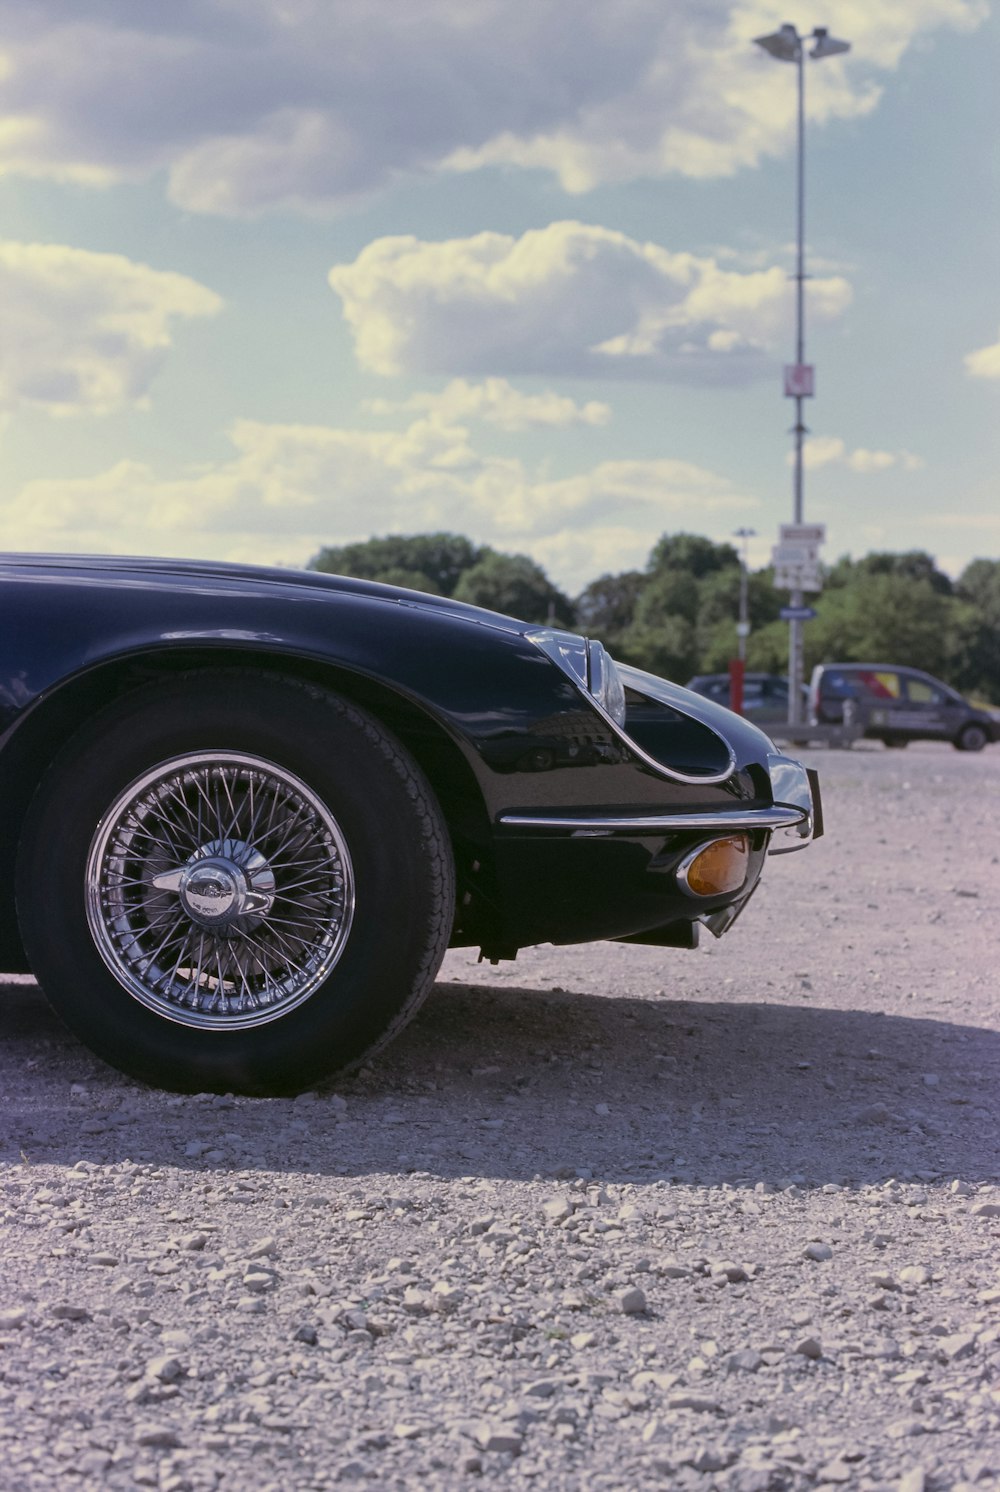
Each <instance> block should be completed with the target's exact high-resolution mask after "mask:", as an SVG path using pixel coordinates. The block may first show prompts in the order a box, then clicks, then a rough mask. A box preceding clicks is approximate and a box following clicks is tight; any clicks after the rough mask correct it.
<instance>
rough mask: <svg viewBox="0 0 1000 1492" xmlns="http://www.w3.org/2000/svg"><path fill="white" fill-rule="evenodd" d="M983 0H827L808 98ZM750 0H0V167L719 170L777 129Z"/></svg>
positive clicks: (329, 192)
mask: <svg viewBox="0 0 1000 1492" xmlns="http://www.w3.org/2000/svg"><path fill="white" fill-rule="evenodd" d="M986 12H987V6H986V3H985V0H830V4H829V5H828V6H827V8H826V10H825V11H824V14H823V19H824V21H826V22H828V23H829V25H830V27H831V29H832V30H833V31H834V32H838V31H839V32H840V33H841V34H843V35H846V36H849V37H850V38H851V40H852V41H853V43H854V53H853V55H852V56H851V57H850V58H848V59H847V61H846V63H845V62H843V61H841V60H840V59H836V58H835V59H833V60H830V61H825V62H824V63H823V64H822V66H820V67H816V68H815V69H811V76H810V87H809V92H808V108H809V114H810V118H811V119H812V120H813V121H814V122H817V123H820V122H823V121H826V120H831V119H850V118H853V117H856V116H858V115H860V114H863V113H866V112H867V111H869V110H870V109H872V108H873V107H875V105H876V103H877V100H878V94H879V87H880V84H881V81H882V79H884V77H885V75H886V74H888V73H890V72H891V71H892V70H893V69H894V68H896V67H897V66H898V64H899V61H900V58H901V57H902V56H903V54H904V52H905V51H906V49H907V48H908V47H909V46H910V45H911V44H912V43H913V42H914V41H915V40H917V39H920V38H922V37H924V36H925V35H926V34H927V33H928V32H930V31H932V30H933V29H935V28H938V27H942V26H947V27H951V28H955V29H969V28H971V27H973V26H975V25H976V24H978V22H979V21H981V20H982V18H983V17H984V16H985V14H986ZM774 25H775V11H774V8H773V6H772V5H771V4H770V3H767V4H764V3H758V0H744V3H740V0H669V3H666V4H665V3H664V0H617V3H616V4H615V5H614V6H613V7H612V6H609V5H608V4H607V0H537V3H535V4H531V5H524V4H522V5H515V4H507V5H500V4H498V3H497V0H406V3H405V4H401V3H400V0H365V3H363V4H348V3H340V4H337V5H333V4H322V3H317V0H239V3H236V0H171V3H170V4H166V5H136V4H135V0H74V3H73V5H71V6H67V5H66V3H65V0H0V51H2V59H3V64H4V72H5V77H4V98H5V105H4V107H5V111H6V113H5V116H4V117H3V118H2V119H0V169H6V170H8V171H18V172H23V173H27V174H29V175H35V176H44V177H49V178H53V179H56V180H76V181H80V182H83V183H86V184H100V183H102V182H111V181H121V180H139V179H146V178H149V177H150V176H152V175H153V174H154V173H157V172H165V173H166V175H167V179H168V182H169V188H168V189H169V192H170V195H171V196H172V198H173V200H174V201H175V202H176V203H177V204H178V205H180V206H182V207H184V208H187V209H189V210H192V211H196V212H212V213H227V214H235V215H253V214H256V213H259V212H264V211H268V210H274V209H280V210H289V209H290V210H307V211H308V210H325V209H328V208H331V207H336V206H339V205H342V204H344V203H349V202H351V201H352V200H354V199H356V198H358V197H359V196H362V195H366V194H369V193H371V192H373V191H377V190H380V189H383V188H384V187H386V186H387V185H388V184H389V183H390V182H391V181H393V180H394V179H395V178H397V177H398V176H399V175H400V174H401V173H408V174H411V175H422V174H426V173H428V172H433V171H438V170H441V169H451V170H475V169H479V168H480V167H481V166H484V165H491V164H498V165H504V166H517V167H522V168H537V169H541V170H544V171H547V172H550V173H553V174H554V175H555V176H556V177H557V178H558V179H559V181H560V182H561V184H562V185H563V187H564V188H565V189H566V190H568V191H571V192H580V191H586V190H588V189H589V188H591V187H593V186H595V185H597V184H599V183H602V182H610V181H624V180H629V179H633V178H636V177H640V176H650V175H651V176H659V175H663V174H667V173H677V174H680V175H684V176H690V177H706V176H720V175H727V174H731V173H732V172H734V171H736V170H739V169H741V168H743V167H746V166H752V165H754V164H756V163H757V162H758V161H759V160H760V159H761V157H762V156H764V155H767V154H773V153H779V152H785V151H787V150H788V149H789V148H790V143H791V138H792V132H793V109H794V97H793V94H794V89H793V87H792V86H791V72H790V70H786V77H785V78H784V82H785V84H786V85H787V86H784V87H781V86H778V83H779V78H778V74H777V72H776V68H777V67H778V64H776V63H774V62H773V61H772V60H771V59H769V58H768V57H766V56H764V55H763V54H762V53H760V52H759V51H758V50H756V49H755V48H754V47H753V46H752V45H751V40H752V38H753V37H754V36H757V35H759V34H761V32H764V31H768V30H771V29H773V27H774Z"/></svg>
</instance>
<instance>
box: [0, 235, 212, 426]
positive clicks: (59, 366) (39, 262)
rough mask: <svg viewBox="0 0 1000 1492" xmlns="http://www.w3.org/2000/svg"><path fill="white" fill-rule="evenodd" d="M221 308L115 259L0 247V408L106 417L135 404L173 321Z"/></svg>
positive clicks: (199, 290)
mask: <svg viewBox="0 0 1000 1492" xmlns="http://www.w3.org/2000/svg"><path fill="white" fill-rule="evenodd" d="M221 305H222V302H221V300H220V299H219V297H218V296H217V295H215V294H214V293H213V292H212V291H211V290H207V289H206V288H205V287H204V286H203V285H199V284H197V283H196V282H195V281H194V280H189V279H187V278H186V277H185V276H184V275H177V274H170V273H166V272H164V271H162V270H155V269H150V268H148V267H147V266H146V265H144V264H134V263H132V261H131V260H129V259H125V258H123V257H122V255H120V254H92V253H88V252H85V251H84V250H82V249H72V248H65V247H63V246H61V245H58V244H23V243H9V242H8V243H4V242H0V411H2V412H4V413H6V414H9V413H11V412H12V411H14V410H17V409H23V408H41V409H44V410H46V411H47V412H48V413H50V414H57V415H61V414H75V413H79V412H82V411H86V412H88V413H91V414H105V413H107V412H108V411H109V410H113V409H117V408H119V407H121V406H122V405H125V404H133V403H138V402H142V401H143V400H144V399H145V397H146V395H147V393H148V390H149V386H150V383H151V382H152V379H153V377H154V375H155V374H156V372H157V371H158V369H159V368H160V366H161V364H162V362H163V359H164V357H165V355H166V353H167V351H168V349H169V348H170V345H171V323H172V322H173V321H174V320H176V319H178V318H189V317H195V316H211V315H213V314H214V313H215V312H216V311H218V310H219V308H220V307H221Z"/></svg>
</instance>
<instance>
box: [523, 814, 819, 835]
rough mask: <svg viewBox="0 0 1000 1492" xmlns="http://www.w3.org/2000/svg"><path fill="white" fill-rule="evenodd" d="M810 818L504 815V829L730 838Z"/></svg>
mask: <svg viewBox="0 0 1000 1492" xmlns="http://www.w3.org/2000/svg"><path fill="white" fill-rule="evenodd" d="M807 818H808V814H807V813H806V812H805V810H804V809H800V808H780V807H774V808H746V809H744V810H743V811H742V812H741V813H726V812H722V813H645V814H631V815H628V814H622V815H612V814H594V815H592V816H590V817H588V818H570V817H566V818H558V817H556V816H555V815H549V816H542V815H535V814H527V813H504V814H501V816H500V820H499V822H500V823H501V824H502V825H503V826H504V828H505V829H568V830H569V831H570V833H572V834H587V833H589V834H612V833H614V832H615V831H616V830H617V831H624V832H626V833H627V832H629V831H630V830H631V831H632V832H633V833H639V834H679V833H682V832H683V833H689V832H690V831H691V830H692V829H694V830H701V831H703V832H704V831H706V830H707V831H708V832H710V833H713V834H714V833H716V832H718V833H719V834H728V833H729V831H730V830H732V829H767V830H773V829H792V828H794V827H795V826H796V825H798V824H801V823H802V822H803V821H804V820H806V819H807Z"/></svg>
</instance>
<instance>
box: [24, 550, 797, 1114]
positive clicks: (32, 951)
mask: <svg viewBox="0 0 1000 1492" xmlns="http://www.w3.org/2000/svg"><path fill="white" fill-rule="evenodd" d="M0 805H2V813H0V968H2V969H4V970H7V971H11V972H13V971H18V970H21V971H29V970H30V971H31V972H32V973H34V974H35V976H36V977H37V978H38V980H39V982H40V984H41V985H42V987H43V989H44V990H45V992H46V994H47V996H48V998H49V1000H50V1001H51V1003H52V1005H53V1006H54V1007H55V1009H56V1010H57V1011H58V1013H59V1014H60V1015H61V1016H62V1017H63V1019H64V1020H65V1021H66V1023H67V1024H68V1025H69V1026H70V1027H71V1028H72V1030H73V1031H75V1032H76V1033H77V1035H78V1036H79V1037H80V1038H81V1040H83V1041H84V1042H85V1043H86V1044H87V1045H88V1046H90V1047H91V1048H92V1049H93V1050H94V1051H95V1052H97V1053H98V1054H99V1055H100V1056H102V1057H103V1058H105V1059H106V1060H107V1061H108V1062H111V1063H113V1064H114V1065H115V1066H117V1067H119V1068H121V1069H122V1070H124V1071H125V1072H128V1073H131V1074H133V1075H134V1076H137V1077H139V1078H142V1079H144V1080H146V1081H149V1082H152V1083H155V1084H160V1085H162V1086H165V1087H169V1088H174V1089H178V1090H181V1091H185V1090H188V1091H191V1090H218V1091H231V1092H243V1093H277V1092H294V1091H297V1090H300V1089H302V1088H304V1087H306V1086H308V1085H309V1084H310V1083H312V1082H315V1081H316V1080H317V1079H318V1078H319V1077H321V1076H323V1075H325V1074H328V1073H331V1072H333V1071H336V1070H338V1069H343V1068H345V1067H348V1066H350V1065H352V1064H354V1063H356V1062H358V1061H359V1060H360V1059H361V1058H362V1057H364V1056H366V1055H368V1054H369V1053H371V1052H372V1051H373V1050H374V1049H375V1048H376V1047H378V1046H379V1045H381V1044H382V1043H383V1042H384V1041H386V1040H387V1039H388V1038H389V1037H390V1036H391V1035H392V1034H393V1033H394V1032H396V1031H397V1030H399V1029H400V1027H401V1026H402V1025H403V1023H404V1022H405V1021H406V1020H407V1019H408V1018H409V1017H410V1016H411V1015H412V1014H413V1013H414V1011H415V1010H416V1009H417V1007H418V1005H419V1004H420V1002H421V1000H422V999H423V998H424V996H425V995H426V994H427V992H428V990H429V989H430V988H431V986H432V984H433V981H434V978H435V975H436V973H437V970H438V967H439V965H440V963H441V960H442V958H443V956H444V953H445V950H446V949H447V948H448V947H449V946H465V945H468V946H473V947H477V946H478V947H480V948H481V949H482V952H483V954H484V955H485V957H486V958H488V959H491V960H494V961H495V960H497V959H501V958H513V957H514V956H515V954H516V953H517V950H518V949H519V948H521V947H525V946H527V945H530V944H534V943H541V942H552V943H573V942H585V941H591V940H595V939H604V938H611V939H621V940H624V941H628V942H638V943H654V944H660V945H664V946H669V947H681V948H690V947H693V946H694V945H695V943H696V940H697V935H698V931H699V928H700V927H701V926H704V927H707V928H708V929H709V930H710V931H711V932H712V933H714V934H715V935H716V936H718V935H720V934H722V933H723V932H724V931H725V930H726V929H727V928H728V927H729V926H730V924H731V923H732V922H733V920H734V918H735V917H736V916H737V914H738V913H739V912H740V910H741V909H742V908H743V906H744V905H745V904H746V902H747V900H748V899H749V897H750V896H751V894H752V892H753V890H754V887H755V886H756V884H757V879H758V877H759V875H760V872H761V868H762V866H763V863H764V859H765V856H766V854H767V852H768V851H769V850H770V852H771V853H774V852H775V851H779V850H790V849H797V848H799V847H801V846H802V845H804V844H806V843H807V842H808V841H809V839H810V838H812V837H814V836H815V835H816V834H817V833H818V832H820V824H819V798H818V791H817V786H816V782H815V779H814V777H813V774H811V773H808V774H807V772H806V771H805V769H804V768H803V767H801V766H800V765H799V764H798V763H797V762H794V761H791V760H789V759H788V758H786V757H783V756H780V755H779V754H778V753H777V751H776V749H775V747H774V745H773V744H772V742H771V741H769V740H768V738H767V737H766V736H765V735H763V734H762V733H761V732H760V731H759V730H757V729H756V728H755V727H754V726H752V725H750V724H748V723H747V722H746V721H744V720H741V719H739V718H738V717H736V716H734V715H732V714H730V713H729V711H727V710H723V709H720V708H719V707H717V706H715V705H713V704H712V703H711V702H710V701H707V700H705V699H702V698H700V697H699V696H697V695H695V694H690V693H688V692H687V691H686V690H684V689H680V688H678V687H676V686H675V685H673V684H669V683H666V682H664V681H663V680H662V679H658V678H654V677H653V676H651V675H649V674H645V673H641V672H639V671H638V670H636V669H634V668H627V667H623V666H620V665H618V666H616V665H615V664H614V663H613V662H612V661H611V659H610V658H609V657H608V655H607V653H606V652H605V651H604V648H603V647H602V646H601V644H600V643H599V642H594V641H588V640H586V639H585V638H583V637H578V636H575V635H573V634H570V633H566V632H558V631H553V630H549V629H545V628H541V627H537V626H528V625H526V624H524V623H522V622H517V621H513V620H512V619H511V618H510V617H506V616H500V615H497V614H495V613H493V612H489V611H480V610H477V609H476V608H473V607H469V606H463V605H461V604H459V603H457V602H453V601H446V600H441V599H439V598H437V597H431V596H427V595H424V594H421V593H418V592H413V591H406V590H400V589H397V588H395V587H390V586H384V585H375V584H371V583H368V582H364V581H358V580H349V579H343V578H340V577H335V576H329V575H320V574H316V573H312V572H297V571H288V570H266V569H252V568H248V567H240V566H234V565H220V564H202V563H194V562H185V561H168V560H153V559H127V560H126V559H91V558H88V559H80V558H71V557H59V556H56V557H53V556H23V555H8V556H6V557H0Z"/></svg>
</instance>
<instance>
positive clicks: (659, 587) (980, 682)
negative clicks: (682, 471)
mask: <svg viewBox="0 0 1000 1492" xmlns="http://www.w3.org/2000/svg"><path fill="white" fill-rule="evenodd" d="M310 568H311V569H314V570H325V571H327V572H330V573H334V574H340V575H354V576H359V577H360V578H362V579H368V580H379V581H385V582H388V583H390V584H393V585H404V586H409V587H411V588H413V589H414V590H422V591H429V592H431V593H432V594H434V595H441V596H451V597H454V598H455V599H456V600H459V601H468V602H471V603H472V604H473V605H475V606H486V607H489V608H490V609H492V610H494V611H502V612H506V613H508V614H509V615H511V616H517V617H521V618H523V619H524V620H525V621H538V622H549V623H554V624H556V625H559V626H566V627H571V626H572V627H578V628H579V629H580V630H581V631H584V632H587V633H589V634H590V635H592V636H594V637H600V638H601V639H602V641H603V642H604V643H605V644H606V645H607V647H608V648H609V650H610V651H611V652H612V653H613V654H614V655H615V657H617V658H620V659H621V660H622V661H623V662H627V663H635V664H637V665H638V666H639V667H641V668H648V669H650V670H651V671H652V672H654V673H658V674H662V675H664V676H665V677H667V678H673V679H677V680H678V681H680V682H681V683H683V682H684V681H685V680H686V679H688V678H690V677H691V675H692V674H695V673H714V672H720V671H722V670H723V669H725V668H726V666H727V663H728V661H729V659H730V658H731V657H732V656H733V653H734V652H735V648H736V629H735V623H736V617H737V614H738V609H739V593H740V557H739V555H738V553H737V551H736V549H735V548H734V547H733V546H732V545H731V544H715V543H713V542H712V541H711V540H710V539H706V538H703V537H701V536H700V535H698V534H684V533H681V534H664V536H663V537H662V538H661V539H660V540H659V542H658V543H657V544H656V545H655V546H654V547H653V550H652V552H651V554H650V556H649V560H648V562H647V564H646V567H645V569H644V570H627V571H625V572H624V573H622V574H618V575H602V576H600V577H599V578H598V579H597V580H593V581H591V583H590V584H589V585H588V586H587V587H586V589H585V590H583V591H582V592H581V594H580V595H579V596H577V597H575V598H572V599H571V598H570V597H569V596H566V595H565V594H564V593H563V592H562V591H560V590H559V589H558V587H557V586H555V585H553V583H552V582H551V581H550V580H549V578H548V576H547V575H546V573H545V571H544V570H543V569H542V568H541V566H540V565H538V564H536V563H535V562H534V560H531V559H529V558H528V557H527V556H526V555H523V554H504V553H501V552H499V551H497V550H494V549H491V548H489V547H488V546H478V545H475V544H473V543H472V541H471V540H469V539H467V538H464V537H463V536H462V535H460V534H447V533H438V534H418V535H414V536H411V537H392V536H390V537H387V538H378V539H368V540H367V541H365V542H363V543H358V544H346V545H342V546H339V547H334V548H325V549H322V550H320V552H319V553H318V554H317V555H315V556H314V558H313V559H312V560H311V561H310ZM786 600H787V595H786V593H785V592H782V591H777V590H775V588H774V578H773V574H772V572H771V570H770V569H765V570H757V571H754V572H752V573H751V574H750V575H748V577H747V603H748V614H749V620H750V626H751V631H750V637H749V640H748V645H747V667H748V668H751V669H761V670H764V671H766V672H768V673H784V672H785V671H786V668H787V659H788V627H787V624H786V623H784V622H782V621H781V620H780V619H779V615H778V613H779V610H780V608H781V607H782V605H784V604H785V602H786ZM810 600H811V602H812V604H813V605H814V606H815V609H816V612H817V615H816V618H815V619H814V620H813V621H811V622H810V623H809V624H808V626H807V627H806V628H805V647H806V666H807V668H811V667H812V665H813V664H814V663H819V662H822V661H824V660H830V659H838V660H840V661H844V662H847V661H852V660H857V661H871V662H877V661H881V662H892V663H899V664H910V665H911V666H913V667H916V668H924V669H927V670H928V672H930V673H933V674H936V675H937V676H938V677H940V678H944V679H947V680H948V681H949V682H950V683H952V684H954V685H955V686H956V688H959V689H962V690H964V691H965V692H967V693H973V694H977V695H980V696H982V697H983V698H985V699H987V700H990V701H991V702H993V703H995V704H996V703H1000V560H989V559H977V560H973V561H972V563H971V564H970V565H968V566H967V567H966V569H965V570H964V571H963V572H962V574H961V576H960V577H959V578H958V580H957V581H952V580H951V579H950V578H949V576H947V575H946V574H944V572H943V571H941V570H939V569H938V568H937V566H936V565H935V563H934V560H933V558H932V557H931V556H930V555H929V554H925V553H924V552H923V551H922V550H911V551H909V552H908V553H905V554H889V553H876V554H867V555H865V556H864V557H863V558H862V559H858V560H852V559H848V558H846V557H845V558H844V559H840V560H838V561H837V563H836V564H835V565H833V566H832V567H831V568H830V569H828V570H827V571H826V574H825V578H824V589H823V591H822V593H821V594H820V595H819V596H816V597H812V598H810Z"/></svg>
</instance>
